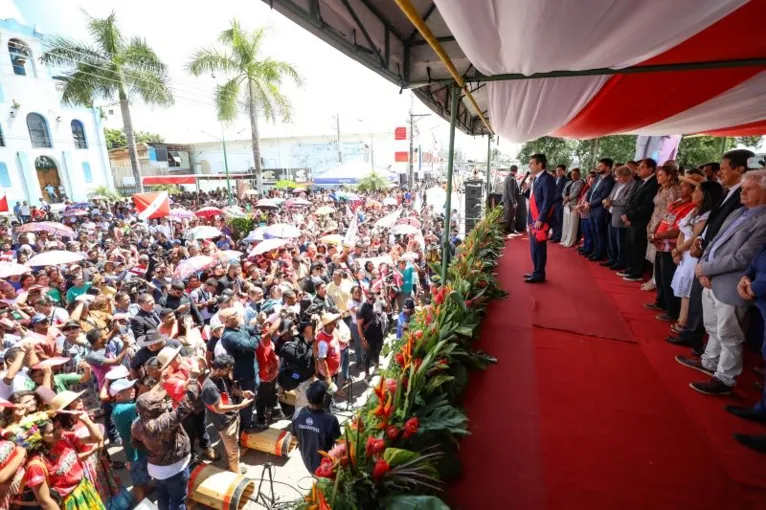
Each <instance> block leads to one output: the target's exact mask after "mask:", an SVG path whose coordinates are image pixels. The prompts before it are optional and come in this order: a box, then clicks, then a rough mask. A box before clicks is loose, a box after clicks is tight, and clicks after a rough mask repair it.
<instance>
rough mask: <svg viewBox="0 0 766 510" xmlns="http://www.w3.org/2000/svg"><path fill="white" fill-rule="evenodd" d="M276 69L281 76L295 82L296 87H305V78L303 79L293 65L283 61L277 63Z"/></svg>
mask: <svg viewBox="0 0 766 510" xmlns="http://www.w3.org/2000/svg"><path fill="white" fill-rule="evenodd" d="M274 67H275V69H276V71H277V73H278V74H279V75H280V76H287V77H288V78H290V79H291V80H292V81H293V83H295V85H297V86H298V87H303V78H301V75H300V74H299V73H298V70H297V69H296V68H295V67H293V65H292V64H289V63H287V62H282V61H275V62H274Z"/></svg>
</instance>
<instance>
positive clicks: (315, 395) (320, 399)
mask: <svg viewBox="0 0 766 510" xmlns="http://www.w3.org/2000/svg"><path fill="white" fill-rule="evenodd" d="M325 395H327V384H325V382H324V381H314V382H313V383H311V386H309V387H308V389H307V390H306V398H307V399H308V401H309V403H311V404H314V405H322V404H324V400H325Z"/></svg>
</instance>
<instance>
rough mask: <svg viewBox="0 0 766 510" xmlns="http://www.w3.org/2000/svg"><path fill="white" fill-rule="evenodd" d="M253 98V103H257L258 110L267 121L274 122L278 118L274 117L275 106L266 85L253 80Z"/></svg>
mask: <svg viewBox="0 0 766 510" xmlns="http://www.w3.org/2000/svg"><path fill="white" fill-rule="evenodd" d="M250 83H251V84H252V91H253V97H252V98H251V101H253V103H255V105H256V106H257V107H258V109H259V110H260V111H261V113H263V117H264V118H265V119H266V120H270V121H274V120H276V116H275V115H274V113H275V112H274V104H273V102H272V97H271V96H270V95H269V94H268V92H267V91H266V90H265V87H266V85H265V84H263V83H261V82H260V81H258V80H251V81H250Z"/></svg>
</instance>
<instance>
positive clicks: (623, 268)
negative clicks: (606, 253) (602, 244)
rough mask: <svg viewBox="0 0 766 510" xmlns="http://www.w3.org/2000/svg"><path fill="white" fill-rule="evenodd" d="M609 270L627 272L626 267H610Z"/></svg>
mask: <svg viewBox="0 0 766 510" xmlns="http://www.w3.org/2000/svg"><path fill="white" fill-rule="evenodd" d="M609 269H611V270H612V271H618V272H620V273H621V272H623V271H625V266H620V265H616V266H612V267H610V268H609Z"/></svg>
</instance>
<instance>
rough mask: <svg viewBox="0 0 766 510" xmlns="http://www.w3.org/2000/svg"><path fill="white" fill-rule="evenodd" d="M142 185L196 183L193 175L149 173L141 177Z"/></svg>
mask: <svg viewBox="0 0 766 510" xmlns="http://www.w3.org/2000/svg"><path fill="white" fill-rule="evenodd" d="M141 182H143V183H144V186H162V185H167V184H170V185H172V184H196V183H197V179H196V177H195V176H193V175H149V176H146V177H142V178H141Z"/></svg>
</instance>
